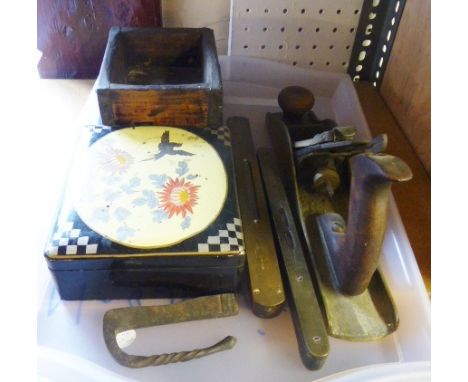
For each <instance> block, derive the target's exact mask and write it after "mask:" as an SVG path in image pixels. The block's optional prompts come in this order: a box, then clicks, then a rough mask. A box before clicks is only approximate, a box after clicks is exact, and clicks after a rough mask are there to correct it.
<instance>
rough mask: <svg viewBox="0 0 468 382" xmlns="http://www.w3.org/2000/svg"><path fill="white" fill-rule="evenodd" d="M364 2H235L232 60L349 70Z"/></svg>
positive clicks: (231, 34) (329, 0) (230, 45)
mask: <svg viewBox="0 0 468 382" xmlns="http://www.w3.org/2000/svg"><path fill="white" fill-rule="evenodd" d="M362 5H363V0H314V1H311V0H309V1H307V0H294V1H291V0H257V1H251V0H250V1H249V0H232V3H231V23H230V28H231V31H230V41H229V54H231V55H241V56H250V57H260V58H266V59H270V60H275V61H280V62H285V63H288V64H291V65H297V66H300V67H304V68H311V69H318V70H326V71H333V72H341V73H345V72H347V70H348V66H349V61H350V56H351V52H352V49H353V44H354V40H355V37H356V30H357V26H358V23H359V19H360V16H361V9H362Z"/></svg>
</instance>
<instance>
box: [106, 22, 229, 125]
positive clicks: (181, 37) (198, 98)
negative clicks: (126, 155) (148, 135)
mask: <svg viewBox="0 0 468 382" xmlns="http://www.w3.org/2000/svg"><path fill="white" fill-rule="evenodd" d="M97 95H98V100H99V108H100V111H101V118H102V123H103V124H104V125H109V126H129V125H142V124H147V125H148V124H153V125H166V126H182V127H186V126H193V127H204V126H216V125H219V124H221V122H222V85H221V76H220V69H219V63H218V58H217V54H216V46H215V41H214V35H213V31H212V30H211V29H207V28H200V29H197V28H173V29H167V28H164V29H162V28H121V27H113V28H111V30H110V32H109V39H108V42H107V47H106V51H105V53H104V59H103V63H102V66H101V70H100V73H99V77H98V82H97Z"/></svg>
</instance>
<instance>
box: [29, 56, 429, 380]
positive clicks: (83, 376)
mask: <svg viewBox="0 0 468 382" xmlns="http://www.w3.org/2000/svg"><path fill="white" fill-rule="evenodd" d="M220 62H221V67H222V74H223V81H224V82H223V83H224V103H225V117H226V118H227V117H229V116H231V115H242V116H245V117H248V118H249V119H250V123H251V127H252V132H253V135H254V140H255V143H256V145H257V146H261V145H269V140H268V136H267V134H266V131H265V126H264V116H265V112H267V111H278V110H279V109H278V106H277V102H276V96H277V94H278V92H279V90H280V89H281V88H282V87H284V86H287V85H294V84H296V85H302V86H306V87H308V88H310V89H311V90H312V91H313V92H314V93H315V96H316V105H315V107H314V112H316V114H317V115H318V116H319V117H320V118H325V117H328V118H333V119H335V120H336V121H337V122H338V123H339V124H345V125H354V126H356V127H357V128H358V130H359V134H360V135H361V137H368V136H369V130H368V127H367V124H366V121H365V118H364V116H363V113H362V110H361V107H360V105H359V102H358V99H357V95H356V93H355V91H354V87H353V84H352V82H351V80H350V79H349V77H348V76H347V75H343V74H333V73H325V72H311V71H309V70H303V69H299V68H293V67H291V66H288V65H284V64H279V63H273V62H269V61H264V60H259V59H251V58H242V57H221V58H220ZM96 111H97V109H96V103H95V99H94V95H93V94H92V95H91V96H90V99H89V101H88V106H87V113H85V115H88V116H92V117H89V118H95V117H96V114H95V113H96ZM89 123H95V120H89ZM380 270H381V271H382V273H383V275H384V277H385V279H386V281H387V283H388V286H389V288H390V290H391V293H392V295H393V298H394V300H395V303H396V306H397V308H398V312H399V315H400V326H399V329H398V330H397V331H396V333H394V334H393V335H390V336H388V337H387V338H385V339H383V340H380V341H376V342H368V343H351V342H346V341H343V340H338V339H334V338H330V355H329V357H328V360H327V361H326V363H325V365H324V367H323V368H322V369H321V370H319V371H310V370H307V369H305V368H304V366H303V365H302V362H301V360H300V357H299V353H298V348H297V343H296V337H295V334H294V328H293V325H292V322H291V317H290V314H289V312H288V310H287V308H286V309H285V310H284V312H282V313H281V314H280V316H278V317H276V318H274V319H268V320H266V319H260V318H257V317H256V316H254V315H253V314H252V312H251V311H249V310H248V309H247V308H246V306H245V302H244V299H243V297H242V296H240V297H239V302H240V306H241V309H240V313H239V315H238V316H235V317H229V318H223V319H216V320H206V321H199V322H191V323H182V324H177V325H169V326H161V327H156V328H148V329H142V330H138V331H137V336H136V340H135V342H134V343H132V344H130V346H129V347H127V348H125V350H126V351H128V352H129V353H135V354H138V353H140V354H158V353H168V352H173V351H180V350H189V349H192V348H200V347H205V346H208V345H211V344H214V343H215V342H217V341H219V340H220V339H221V338H224V336H226V335H233V336H235V337H237V339H238V342H237V345H236V346H235V347H234V349H232V350H230V351H226V352H221V353H217V354H214V355H211V356H208V357H206V358H202V359H198V360H194V361H190V362H187V363H179V364H171V365H166V366H160V367H150V368H145V369H127V368H125V367H122V366H120V365H118V364H117V363H116V362H115V361H114V360H113V359H112V357H111V356H110V354H109V353H108V351H107V349H106V347H105V344H104V340H103V337H102V317H103V315H104V313H105V312H106V311H107V310H108V309H112V308H117V307H125V306H136V305H140V304H141V305H151V304H162V303H168V302H169V300H141V301H140V300H128V301H127V300H119V301H72V302H65V301H61V300H60V298H59V296H58V294H57V291H56V289H55V287H54V285H53V283H52V281H50V282H49V284H48V286H47V290H46V291H44V298H43V300H42V303H41V304H40V306H39V312H38V344H39V345H40V347H39V349H40V351H39V354H40V357H39V374H40V376H41V377H43V378H45V379H47V378H48V379H49V380H58V381H59V380H67V381H75V380H76V381H88V380H89V381H92V380H104V379H106V380H109V381H114V380H125V381H127V380H136V381H155V380H158V381H204V382H206V381H211V380H213V381H214V380H216V381H219V380H222V381H243V382H247V381H259V380H262V381H263V380H269V381H286V380H289V381H312V380H316V379H319V378H322V377H325V376H332V375H333V374H335V373H339V372H344V371H346V372H348V373H349V371H350V369H354V368H360V367H364V366H369V365H377V364H386V363H405V364H406V363H408V364H410V363H413V362H418V365H421V363H420V362H421V361H423V362H424V363H423V365H426V366H427V362H429V361H430V305H429V299H428V296H427V294H426V291H425V289H424V284H423V282H422V278H421V275H420V273H419V269H418V267H417V264H416V261H415V258H414V255H413V252H412V249H411V246H410V244H409V242H408V238H407V236H406V233H405V230H404V227H403V225H402V222H401V219H400V216H399V214H398V211H397V209H396V207H395V204H394V202H393V200H392V201H391V210H390V214H389V224H388V231H387V234H386V237H385V241H384V256H383V258H382V261H381V265H380ZM426 366H425V369H427V367H426ZM418 367H420V366H418ZM387 369H388V370H394V369H396V368H387ZM387 369H385V370H387ZM408 369H409V368H408ZM399 370H400V374H401V368H399ZM400 374H399V375H400ZM103 376H105V378H104V377H103ZM337 377H338V376H337Z"/></svg>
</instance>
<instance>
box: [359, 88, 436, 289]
mask: <svg viewBox="0 0 468 382" xmlns="http://www.w3.org/2000/svg"><path fill="white" fill-rule="evenodd" d="M355 87H356V90H357V93H358V95H359V100H360V102H361V105H362V109H363V111H364V114H365V117H366V119H367V122H368V124H369V128H370V130H371V132H372V136H376V135H378V134H383V133H387V134H388V138H389V139H388V140H389V142H388V149H387V150H386V152H387V153H389V154H392V155H395V156H397V157H399V158H401V159H403V160H404V161H405V162H406V163H407V164H408V165H409V166H410V168H411V170H412V171H413V179H412V180H410V181H409V182H405V183H402V184H396V185H394V186H393V187H392V192H393V195H394V196H395V200H396V203H397V206H398V209H399V211H400V215H401V218H402V221H403V224H404V226H405V229H406V232H407V234H408V238H409V240H410V243H411V247H412V248H413V251H414V254H415V256H416V260H417V262H418V266H419V269H420V271H421V274H422V276H423V279H424V283H425V285H426V289H427V291H428V292H429V293H430V291H431V181H430V178H429V176H428V174H427V172H426V170H425V168H424V166H423V164H422V162H421V161H420V160H419V158H418V155H417V154H416V152H415V151H414V150H413V148H412V146H411V144H410V142H409V141H408V139H407V138H406V136H405V134H404V133H403V131H402V129H401V128H400V127H399V125H398V123H397V121H396V120H395V118H394V117H393V115H392V113H391V112H390V110H389V108H388V107H387V105H386V103H385V101H384V99H383V98H382V96H381V95H380V94H379V93H378V91H377V89H376V88H375V87H373V86H372V84H371V83H368V82H357V83H355Z"/></svg>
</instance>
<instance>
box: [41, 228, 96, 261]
mask: <svg viewBox="0 0 468 382" xmlns="http://www.w3.org/2000/svg"><path fill="white" fill-rule="evenodd" d="M80 233H81V229H79V228H74V227H73V222H72V221H67V222H66V223H65V224H63V225H62V226H59V227H58V228H57V230H56V231H55V233H54V235H53V237H52V240H51V242H50V245H49V248H48V249H47V251H46V253H47V254H48V255H49V256H54V255H90V254H96V253H97V250H98V244H97V243H93V242H92V240H91V238H90V237H89V236H81V235H80Z"/></svg>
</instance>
